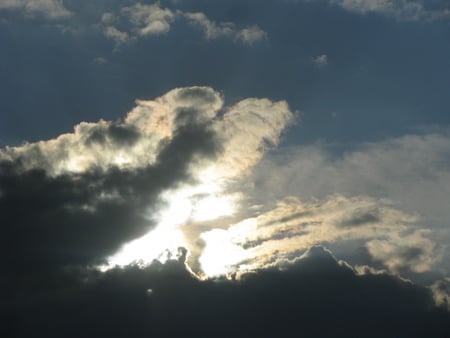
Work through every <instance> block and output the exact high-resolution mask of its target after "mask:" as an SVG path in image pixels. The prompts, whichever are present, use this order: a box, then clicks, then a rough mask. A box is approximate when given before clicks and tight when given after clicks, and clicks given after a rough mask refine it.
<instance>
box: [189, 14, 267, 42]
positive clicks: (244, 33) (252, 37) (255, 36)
mask: <svg viewBox="0 0 450 338" xmlns="http://www.w3.org/2000/svg"><path fill="white" fill-rule="evenodd" d="M184 16H185V17H186V18H187V19H188V20H189V21H190V22H191V23H192V24H195V25H198V26H199V27H201V28H202V29H203V32H204V34H205V38H206V39H208V40H213V39H217V38H220V37H231V38H232V39H234V40H235V41H240V42H242V43H245V44H250V45H251V44H253V43H255V42H258V41H261V40H264V39H265V38H266V37H267V33H266V32H264V31H263V30H262V29H261V28H259V27H258V26H256V25H254V26H250V27H247V28H244V29H237V28H236V27H235V25H234V24H233V23H231V22H224V23H215V22H213V21H211V20H209V19H208V18H207V17H206V15H205V14H203V13H184Z"/></svg>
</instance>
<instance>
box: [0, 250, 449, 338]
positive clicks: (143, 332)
mask: <svg viewBox="0 0 450 338" xmlns="http://www.w3.org/2000/svg"><path fill="white" fill-rule="evenodd" d="M183 260H184V257H183V253H181V255H180V258H179V259H178V260H170V261H168V262H167V263H166V264H161V263H156V262H155V263H153V264H152V265H151V266H149V267H147V268H145V269H140V268H138V267H133V266H129V267H127V268H125V269H114V270H110V271H108V272H107V273H104V274H102V273H98V272H85V274H84V275H82V274H80V273H79V272H78V273H74V272H71V273H67V274H66V276H71V277H72V279H69V281H68V282H66V283H61V284H60V285H59V286H58V287H56V288H53V289H49V290H47V293H42V294H39V295H34V298H33V301H29V298H28V299H27V300H24V299H19V300H17V299H16V300H15V302H12V303H10V305H9V306H10V309H11V311H10V312H9V315H8V319H9V322H8V323H7V326H6V328H4V330H5V331H6V333H7V334H8V336H9V337H80V336H83V337H118V336H127V337H149V336H154V337H183V336H184V337H293V336H299V337H361V336H363V337H405V338H413V337H434V338H439V337H448V334H449V332H450V331H449V329H450V327H449V325H450V324H449V323H450V315H449V313H448V312H447V311H446V310H445V309H444V308H439V307H436V306H435V304H434V301H433V297H432V294H431V292H430V290H428V289H426V288H423V287H420V286H416V285H414V284H412V283H410V282H407V281H404V280H401V279H398V278H396V277H393V276H390V275H387V274H365V275H357V274H355V273H354V271H353V270H352V269H351V268H349V267H348V266H347V265H345V264H340V263H338V262H337V261H336V260H335V259H334V257H333V256H332V255H331V254H330V253H329V252H328V251H327V250H324V249H323V248H320V247H315V248H312V249H310V250H309V251H308V253H307V254H305V255H304V256H303V257H302V258H301V259H298V260H297V261H296V262H295V263H294V264H292V265H287V266H285V267H284V268H283V269H282V270H280V269H278V268H273V269H268V270H265V271H258V272H256V273H251V274H247V275H244V276H242V278H241V279H239V280H225V279H222V280H209V281H199V280H198V279H196V278H195V277H194V276H192V275H191V274H190V273H189V272H188V271H187V270H186V268H185V265H184V262H183ZM82 277H84V278H82Z"/></svg>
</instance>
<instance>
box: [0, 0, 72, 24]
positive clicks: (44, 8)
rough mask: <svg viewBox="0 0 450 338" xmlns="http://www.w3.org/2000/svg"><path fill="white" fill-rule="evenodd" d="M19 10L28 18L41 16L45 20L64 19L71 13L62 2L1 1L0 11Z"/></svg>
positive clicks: (51, 0) (35, 0) (47, 0)
mask: <svg viewBox="0 0 450 338" xmlns="http://www.w3.org/2000/svg"><path fill="white" fill-rule="evenodd" d="M2 9H4V10H19V11H22V12H24V13H25V14H26V15H28V16H42V17H45V18H47V19H52V20H56V19H65V18H68V17H70V16H71V15H72V14H73V13H72V12H71V11H69V10H68V9H67V8H66V7H65V6H64V3H63V1H62V0H3V1H2V2H0V10H2Z"/></svg>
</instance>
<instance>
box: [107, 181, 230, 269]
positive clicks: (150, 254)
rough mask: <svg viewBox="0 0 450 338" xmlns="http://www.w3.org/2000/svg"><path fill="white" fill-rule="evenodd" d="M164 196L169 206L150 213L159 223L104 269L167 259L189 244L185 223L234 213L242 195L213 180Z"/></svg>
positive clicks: (119, 253) (162, 197) (114, 256)
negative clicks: (227, 190) (229, 192)
mask: <svg viewBox="0 0 450 338" xmlns="http://www.w3.org/2000/svg"><path fill="white" fill-rule="evenodd" d="M161 199H162V201H163V203H164V205H165V207H164V208H163V209H162V210H161V211H159V212H158V213H156V214H153V215H149V220H156V222H157V225H156V227H155V228H154V229H152V230H151V231H150V232H149V233H147V234H146V235H144V236H143V237H141V238H138V239H136V240H134V241H132V242H129V243H127V244H125V245H124V246H123V247H122V248H121V249H120V251H119V252H118V253H116V254H115V255H113V256H111V257H109V259H108V263H107V265H106V266H103V267H101V269H102V270H108V269H110V268H113V267H115V266H126V265H129V264H133V263H134V264H138V265H142V266H145V265H148V264H150V263H151V262H152V261H154V260H159V261H160V262H163V263H164V262H165V261H166V260H167V259H168V258H169V257H174V256H176V253H177V252H178V248H180V247H185V248H188V244H187V243H186V240H185V238H184V235H183V230H182V228H183V226H186V225H188V224H192V223H195V222H204V221H211V220H215V219H218V218H221V217H226V216H231V215H233V214H234V212H235V211H236V209H237V204H238V200H239V195H236V194H224V193H222V187H221V186H220V185H219V184H218V183H210V182H209V183H201V184H199V185H196V186H183V187H179V188H178V189H175V190H170V191H167V192H165V193H164V194H163V195H162V196H161ZM207 237H208V236H207ZM209 237H210V236H209ZM205 238H206V237H205ZM211 238H212V237H211ZM227 249H229V248H227ZM209 250H211V249H209ZM223 253H224V251H222V254H223ZM227 255H228V253H227ZM214 256H217V254H216V255H214ZM205 264H206V265H207V266H208V268H207V270H208V271H211V275H217V274H218V272H219V270H220V272H222V271H223V272H224V273H226V272H227V271H224V269H223V268H221V267H218V268H217V269H216V270H214V269H213V268H212V267H211V264H212V263H207V262H206V261H205ZM218 265H219V266H221V265H222V262H218ZM207 274H208V275H209V273H207Z"/></svg>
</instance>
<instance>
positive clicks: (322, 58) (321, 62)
mask: <svg viewBox="0 0 450 338" xmlns="http://www.w3.org/2000/svg"><path fill="white" fill-rule="evenodd" d="M311 60H312V63H313V64H314V65H315V66H316V67H319V68H322V67H326V66H328V55H326V54H321V55H318V56H314V57H313V58H312V59H311Z"/></svg>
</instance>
